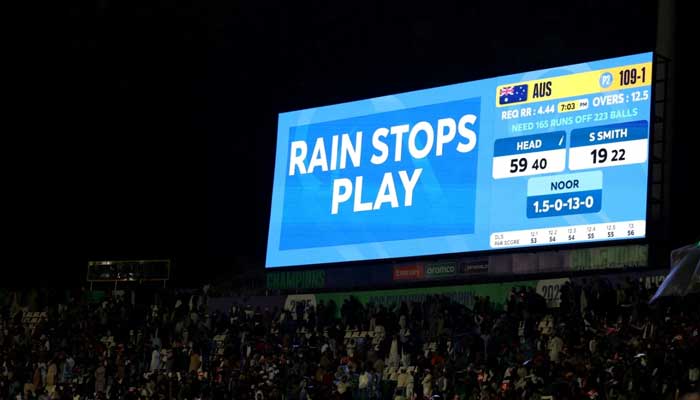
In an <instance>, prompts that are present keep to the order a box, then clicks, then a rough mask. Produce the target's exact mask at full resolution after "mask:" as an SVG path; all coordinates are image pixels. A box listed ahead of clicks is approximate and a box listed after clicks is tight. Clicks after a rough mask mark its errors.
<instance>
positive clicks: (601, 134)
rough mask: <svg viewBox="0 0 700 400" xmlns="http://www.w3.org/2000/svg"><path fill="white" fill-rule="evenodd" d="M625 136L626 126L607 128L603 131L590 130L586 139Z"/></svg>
mask: <svg viewBox="0 0 700 400" xmlns="http://www.w3.org/2000/svg"><path fill="white" fill-rule="evenodd" d="M626 137H627V128H620V129H608V130H605V131H598V132H591V133H589V134H588V141H589V142H595V141H596V140H609V139H621V138H626Z"/></svg>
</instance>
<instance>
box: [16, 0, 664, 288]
mask: <svg viewBox="0 0 700 400" xmlns="http://www.w3.org/2000/svg"><path fill="white" fill-rule="evenodd" d="M429 3H430V5H428V3H426V2H422V4H415V5H414V4H411V3H408V2H393V1H390V2H368V3H367V4H364V3H362V2H348V3H347V4H345V5H343V6H339V5H338V4H337V2H328V1H319V0H313V1H306V2H289V1H279V0H268V1H266V0H263V1H250V2H248V1H246V2H239V1H216V2H184V1H167V0H166V1H160V2H142V1H128V0H127V1H114V0H99V1H97V2H87V1H83V2H81V3H80V2H79V3H77V4H73V2H70V4H72V5H71V6H63V7H64V8H60V7H62V6H58V9H56V10H55V14H53V15H51V16H49V17H47V18H49V19H50V21H51V24H50V26H51V27H53V26H56V28H55V29H46V30H43V31H42V32H41V33H38V34H33V35H32V39H36V40H34V42H40V43H42V47H40V50H39V49H34V48H31V47H27V48H23V52H24V54H25V55H27V56H28V59H31V60H32V61H33V60H36V62H31V65H30V66H28V67H27V68H26V70H24V71H23V72H24V73H26V74H27V75H28V76H29V78H28V79H26V80H19V81H18V82H15V84H18V85H19V86H20V88H25V87H26V88H31V90H26V89H25V90H23V92H25V94H24V95H22V96H20V98H19V100H18V102H19V103H21V104H23V105H27V106H28V107H23V108H25V110H28V111H27V112H26V115H25V114H24V113H23V114H21V115H22V117H23V118H26V122H27V123H28V124H29V125H37V128H36V130H35V131H34V133H32V134H27V135H22V137H20V138H18V139H12V140H17V143H16V144H14V142H13V146H9V145H8V147H7V148H6V151H10V152H12V153H14V154H10V155H11V156H12V161H11V162H10V164H11V169H6V171H12V173H11V174H10V175H11V177H10V178H9V180H10V185H11V187H12V189H13V190H12V191H11V192H12V193H13V195H12V196H11V200H12V208H10V210H13V211H11V212H10V213H9V214H10V215H9V216H10V220H11V223H10V224H9V225H8V226H9V227H10V228H8V231H9V232H11V235H10V236H11V238H10V242H9V244H8V248H9V249H10V253H11V259H12V260H13V261H12V263H13V264H14V265H17V266H21V267H22V268H20V270H21V271H22V272H21V274H20V275H18V276H20V277H19V278H17V279H18V280H19V281H21V282H28V281H31V280H35V279H36V276H37V274H38V275H39V276H40V277H42V279H43V280H52V279H55V278H57V277H59V276H64V278H63V279H64V280H66V281H70V280H72V279H81V278H82V277H84V271H85V265H86V261H87V260H89V259H105V258H125V257H127V258H136V257H169V258H174V259H175V260H176V262H177V267H178V269H179V270H180V274H179V276H180V277H198V276H203V275H209V274H216V273H219V272H222V271H231V270H233V269H235V268H244V267H245V266H257V267H260V266H262V265H263V263H264V252H265V251H264V247H265V241H266V235H267V218H268V214H269V203H270V193H271V186H272V168H273V164H274V146H275V135H276V122H277V121H276V118H277V113H279V112H284V111H290V110H295V109H301V108H306V107H311V106H320V105H326V104H333V103H337V102H343V101H350V100H357V99H362V98H368V97H373V96H379V95H386V94H392V93H398V92H403V91H409V90H415V89H422V88H428V87H431V86H436V85H444V84H450V83H457V82H464V81H468V80H474V79H480V78H485V77H491V76H496V75H500V74H506V73H515V72H520V71H527V70H532V69H538V68H545V67H549V66H556V65H565V64H571V63H576V62H584V61H590V60H594V59H598V58H606V57H613V56H619V55H624V54H631V53H635V52H641V51H648V50H652V49H653V48H654V40H655V33H656V28H655V24H656V4H655V2H654V1H642V2H640V1H638V0H624V1H615V2H610V1H608V0H583V1H579V2H577V5H573V4H572V3H573V2H562V1H556V2H555V1H545V2H525V1H517V2H502V1H498V2H497V1H469V2H466V1H464V2H454V3H453V4H451V5H445V6H439V5H437V4H433V3H435V2H429ZM529 3H536V5H534V4H529ZM611 3H613V4H611ZM66 4H68V3H66ZM42 23H43V21H42ZM47 26H49V25H47ZM45 44H47V46H46V48H44V47H43V45H45ZM44 50H45V51H44ZM25 84H26V85H25ZM33 110H40V111H41V112H39V113H36V112H34V111H33ZM37 114H38V115H37ZM11 149H20V151H19V152H14V151H13V150H11ZM14 260H16V261H14ZM193 271H196V272H193Z"/></svg>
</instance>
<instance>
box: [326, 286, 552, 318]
mask: <svg viewBox="0 0 700 400" xmlns="http://www.w3.org/2000/svg"><path fill="white" fill-rule="evenodd" d="M537 282H538V281H537V280H530V281H519V282H508V283H484V284H477V285H461V286H441V287H431V288H411V289H393V290H369V291H362V292H341V293H319V294H316V303H317V304H318V303H319V302H321V301H323V302H324V303H325V304H328V303H329V302H330V301H331V300H333V301H334V302H335V304H336V306H337V307H336V310H337V314H339V313H340V306H341V305H342V304H343V302H344V301H345V300H346V299H349V298H350V297H351V296H352V297H355V298H356V299H358V301H359V302H360V303H362V304H365V305H366V304H368V303H370V302H372V303H374V304H377V305H380V304H381V305H385V306H391V305H394V304H399V303H401V302H402V301H424V300H425V298H426V297H427V296H434V295H441V296H447V297H449V298H450V299H452V300H453V301H456V302H458V303H461V304H464V305H466V306H467V307H473V306H474V303H475V300H476V297H486V296H488V297H489V298H490V300H491V302H492V303H493V305H494V306H495V307H496V308H499V309H502V308H503V306H504V305H505V303H506V301H507V299H508V295H509V293H510V292H511V289H513V288H517V287H532V288H535V287H537ZM338 316H339V315H338Z"/></svg>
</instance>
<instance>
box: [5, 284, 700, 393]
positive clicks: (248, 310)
mask: <svg viewBox="0 0 700 400" xmlns="http://www.w3.org/2000/svg"><path fill="white" fill-rule="evenodd" d="M653 290H654V289H653V288H652V289H645V288H644V287H643V286H642V285H640V284H639V283H638V282H636V281H633V280H628V281H627V282H626V284H624V285H617V286H616V287H613V286H612V285H611V284H609V283H608V282H607V281H605V280H603V279H596V280H594V281H590V282H588V283H586V284H583V285H576V284H567V285H565V286H564V287H563V288H562V290H561V304H560V306H559V307H558V308H557V309H548V308H547V305H546V302H545V301H544V299H543V298H542V297H541V296H539V295H538V294H537V293H536V292H535V291H534V290H533V289H531V288H527V289H526V288H518V289H516V290H514V291H513V292H512V293H511V295H510V298H509V300H508V301H507V304H506V305H505V307H502V308H497V307H495V306H494V305H493V304H492V303H491V301H490V299H488V298H477V299H476V302H475V304H474V305H473V307H470V308H468V307H466V306H464V305H462V304H459V303H455V302H453V301H451V300H450V299H448V298H446V297H441V296H434V297H429V298H427V299H426V300H425V301H422V302H420V303H417V302H408V303H406V302H404V303H401V304H396V305H395V306H392V307H385V306H380V305H373V304H367V305H363V304H361V303H360V302H359V301H357V300H356V299H352V298H351V299H349V300H346V301H345V302H344V303H343V304H334V303H332V302H331V303H330V304H323V303H319V304H317V305H316V306H314V305H313V304H310V303H304V302H298V303H297V304H295V306H294V307H292V309H287V310H284V309H265V308H263V309H259V308H257V309H256V308H253V307H251V306H250V305H246V304H234V305H232V306H231V308H230V310H229V312H227V313H223V312H217V311H214V312H210V311H209V310H208V307H207V303H208V298H209V295H211V293H210V292H208V291H207V290H202V291H198V292H197V293H194V294H187V295H178V294H177V293H176V292H173V291H167V290H163V291H161V292H160V293H158V295H156V296H153V298H154V300H153V301H152V302H149V303H150V304H141V303H140V302H139V301H132V300H133V299H132V298H130V296H128V295H127V296H117V295H115V296H110V297H107V298H105V299H103V300H102V301H99V302H94V301H89V298H88V294H89V293H88V292H87V291H86V290H83V291H78V292H76V293H72V294H69V295H66V296H65V297H66V298H65V300H60V301H50V302H48V304H47V307H46V312H45V313H44V314H42V315H41V317H40V318H39V320H38V321H35V322H36V323H35V324H33V325H31V326H29V325H28V324H27V323H26V313H27V311H26V309H23V308H22V307H21V305H22V304H21V303H22V300H21V299H18V296H17V295H16V294H15V295H14V296H8V297H7V298H6V299H5V300H4V301H2V302H0V306H2V309H1V312H2V317H1V318H0V399H41V400H45V399H77V398H81V399H104V398H108V399H171V398H173V399H254V400H280V399H293V400H311V399H313V400H317V399H391V400H394V399H396V400H401V399H469V400H496V399H501V400H505V399H527V400H531V399H540V400H546V399H554V400H564V399H572V400H573V399H576V400H578V399H597V400H603V399H608V400H612V399H627V400H632V399H640V400H641V399H659V400H665V399H671V400H676V399H678V398H679V396H683V395H684V394H687V393H692V392H695V391H697V390H698V377H699V375H700V372H699V370H698V367H699V364H698V363H699V361H700V354H699V351H698V350H699V348H700V346H699V341H700V337H699V336H698V330H699V329H700V326H699V325H700V324H699V322H700V316H699V315H698V298H697V296H696V295H695V296H688V297H685V298H662V299H660V301H659V302H658V303H653V304H652V305H651V306H650V305H648V299H649V298H650V297H651V295H652V294H653ZM356 332H363V334H360V335H358V334H357V333H356ZM367 333H369V334H367Z"/></svg>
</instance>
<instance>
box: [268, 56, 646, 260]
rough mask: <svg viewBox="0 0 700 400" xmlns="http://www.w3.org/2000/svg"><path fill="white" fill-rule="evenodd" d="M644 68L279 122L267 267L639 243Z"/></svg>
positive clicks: (347, 107)
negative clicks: (601, 242)
mask: <svg viewBox="0 0 700 400" xmlns="http://www.w3.org/2000/svg"><path fill="white" fill-rule="evenodd" d="M652 61H653V54H652V53H643V54H637V55H632V56H626V57H620V58H614V59H607V60H600V61H594V62H589V63H584V64H577V65H571V66H565V67H556V68H550V69H546V70H540V71H532V72H527V73H523V74H514V75H508V76H502V77H497V78H491V79H485V80H480V81H474V82H468V83H462V84H456V85H449V86H443V87H438V88H432V89H427V90H421V91H415V92H408V93H403V94H397V95H392V96H385V97H379V98H374V99H368V100H361V101H356V102H351V103H344V104H338V105H332V106H326V107H320V108H314V109H307V110H300V111H294V112H288V113H283V114H280V115H279V123H278V141H277V153H276V154H277V156H276V166H275V176H274V184H273V199H272V207H271V214H270V229H269V236H268V247H267V261H266V266H267V267H270V268H272V267H283V266H296V265H308V264H321V263H330V262H345V261H359V260H371V259H386V258H399V257H409V256H420V255H432V254H448V253H467V252H472V251H488V250H495V249H503V248H522V247H528V246H544V245H560V244H569V243H584V242H598V241H606V240H620V239H636V238H643V237H645V229H646V210H647V204H646V202H647V177H648V155H649V143H650V142H649V140H650V136H649V129H650V124H649V118H650V113H651V84H652Z"/></svg>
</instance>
